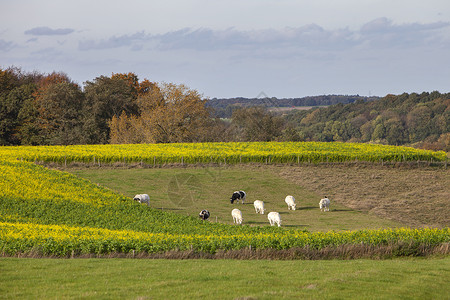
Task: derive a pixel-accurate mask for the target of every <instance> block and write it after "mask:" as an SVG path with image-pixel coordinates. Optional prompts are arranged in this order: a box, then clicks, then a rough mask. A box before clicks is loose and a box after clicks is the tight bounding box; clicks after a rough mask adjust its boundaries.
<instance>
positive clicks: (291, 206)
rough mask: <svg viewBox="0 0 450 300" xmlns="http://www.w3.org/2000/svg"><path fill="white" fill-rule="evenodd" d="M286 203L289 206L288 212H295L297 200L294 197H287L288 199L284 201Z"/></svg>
mask: <svg viewBox="0 0 450 300" xmlns="http://www.w3.org/2000/svg"><path fill="white" fill-rule="evenodd" d="M284 202H286V204H287V206H288V210H291V209H292V210H295V208H296V206H297V204H295V198H294V196H291V195H289V196H286V198H285V199H284Z"/></svg>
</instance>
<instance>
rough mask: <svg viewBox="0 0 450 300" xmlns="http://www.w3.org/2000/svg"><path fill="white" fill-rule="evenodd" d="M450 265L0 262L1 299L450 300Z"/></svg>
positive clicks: (397, 261)
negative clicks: (449, 283) (449, 282)
mask: <svg viewBox="0 0 450 300" xmlns="http://www.w3.org/2000/svg"><path fill="white" fill-rule="evenodd" d="M449 278H450V258H449V257H447V258H442V259H393V260H381V261H378V260H348V261H340V260H328V261H269V260H259V261H248V260H141V259H70V260H67V259H66V260H61V259H17V258H0V295H1V296H0V298H1V299H72V298H76V299H449V294H450V287H449V285H448V281H449Z"/></svg>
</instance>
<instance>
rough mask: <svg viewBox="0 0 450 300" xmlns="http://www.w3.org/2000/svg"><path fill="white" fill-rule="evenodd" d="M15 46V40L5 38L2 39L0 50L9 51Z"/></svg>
mask: <svg viewBox="0 0 450 300" xmlns="http://www.w3.org/2000/svg"><path fill="white" fill-rule="evenodd" d="M12 48H14V44H13V42H8V41H5V40H0V51H5V52H6V51H9V50H11V49H12Z"/></svg>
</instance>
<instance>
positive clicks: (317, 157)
mask: <svg viewBox="0 0 450 300" xmlns="http://www.w3.org/2000/svg"><path fill="white" fill-rule="evenodd" d="M446 158H447V156H446V153H445V152H443V151H438V152H435V151H429V150H419V149H414V148H410V147H398V146H385V145H374V144H357V143H339V142H333V143H321V142H248V143H245V142H242V143H179V144H139V145H74V146H20V147H1V148H0V159H2V160H6V159H8V160H11V159H12V160H25V161H42V162H58V163H68V162H74V161H76V162H97V163H111V162H127V163H130V162H143V163H147V164H165V163H188V164H191V163H210V162H215V163H230V164H233V163H247V162H256V163H299V162H312V163H317V162H344V161H353V160H360V161H369V162H379V161H418V160H420V161H431V160H434V161H443V160H446Z"/></svg>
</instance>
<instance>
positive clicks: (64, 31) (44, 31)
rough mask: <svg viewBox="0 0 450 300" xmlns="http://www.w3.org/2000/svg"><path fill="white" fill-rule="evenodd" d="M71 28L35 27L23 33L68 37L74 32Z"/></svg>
mask: <svg viewBox="0 0 450 300" xmlns="http://www.w3.org/2000/svg"><path fill="white" fill-rule="evenodd" d="M74 31H75V30H74V29H71V28H58V29H51V28H50V27H46V26H44V27H35V28H32V29H29V30H27V31H25V34H27V35H68V34H71V33H72V32H74Z"/></svg>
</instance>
